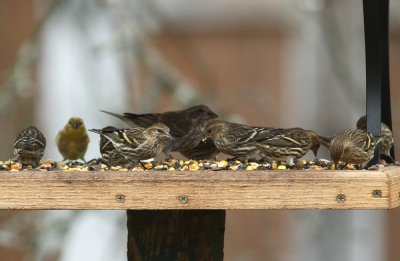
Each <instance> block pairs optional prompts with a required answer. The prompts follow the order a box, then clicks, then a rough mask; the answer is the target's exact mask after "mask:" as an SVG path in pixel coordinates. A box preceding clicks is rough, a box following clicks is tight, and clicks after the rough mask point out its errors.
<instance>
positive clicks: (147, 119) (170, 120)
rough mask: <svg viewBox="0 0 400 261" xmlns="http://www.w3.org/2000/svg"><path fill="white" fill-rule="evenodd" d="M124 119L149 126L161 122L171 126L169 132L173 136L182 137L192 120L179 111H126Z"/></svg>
mask: <svg viewBox="0 0 400 261" xmlns="http://www.w3.org/2000/svg"><path fill="white" fill-rule="evenodd" d="M123 117H124V120H125V121H126V120H128V121H130V122H131V123H133V124H135V125H136V126H140V127H144V128H148V127H150V126H151V125H153V124H154V123H157V122H161V123H164V124H165V125H167V126H168V127H169V130H170V131H169V133H170V134H171V136H173V137H182V136H184V135H186V134H187V133H188V132H189V131H190V127H191V125H192V122H191V120H190V119H187V117H185V115H184V114H182V113H180V112H179V111H177V112H175V111H170V112H164V113H146V114H133V113H124V115H123Z"/></svg>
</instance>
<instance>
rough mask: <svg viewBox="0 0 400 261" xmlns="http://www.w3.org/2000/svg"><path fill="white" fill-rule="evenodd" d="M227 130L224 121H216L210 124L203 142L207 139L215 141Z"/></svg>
mask: <svg viewBox="0 0 400 261" xmlns="http://www.w3.org/2000/svg"><path fill="white" fill-rule="evenodd" d="M225 129H226V127H225V123H224V122H223V121H217V120H214V121H211V122H209V124H208V125H207V127H206V130H205V132H204V135H203V142H205V141H206V140H207V139H212V140H214V139H215V138H217V137H218V136H219V135H221V134H222V133H223V132H224V131H225Z"/></svg>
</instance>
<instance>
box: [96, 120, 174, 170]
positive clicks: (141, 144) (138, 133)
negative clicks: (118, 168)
mask: <svg viewBox="0 0 400 261" xmlns="http://www.w3.org/2000/svg"><path fill="white" fill-rule="evenodd" d="M89 131H92V132H94V133H98V134H100V135H102V136H103V137H105V138H106V139H108V140H109V141H110V142H111V143H112V144H113V146H114V148H115V149H116V150H117V151H118V152H119V153H120V154H122V155H123V156H124V157H125V158H126V159H127V160H129V161H133V160H138V161H139V163H140V164H142V163H141V162H140V160H145V159H150V158H154V157H155V156H157V154H159V153H160V152H161V151H162V150H163V148H164V144H165V142H166V141H167V140H168V139H169V138H170V137H171V135H170V134H169V128H168V127H167V126H166V125H164V124H162V123H155V124H153V125H151V126H150V127H148V128H142V127H136V128H130V129H116V130H97V129H91V130H89Z"/></svg>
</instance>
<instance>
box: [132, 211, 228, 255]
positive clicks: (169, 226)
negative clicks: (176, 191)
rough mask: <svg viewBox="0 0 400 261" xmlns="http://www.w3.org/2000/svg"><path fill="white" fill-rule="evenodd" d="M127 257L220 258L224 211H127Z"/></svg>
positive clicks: (222, 242) (222, 244) (222, 241)
mask: <svg viewBox="0 0 400 261" xmlns="http://www.w3.org/2000/svg"><path fill="white" fill-rule="evenodd" d="M127 214H128V222H127V225H128V247H127V249H128V260H129V261H133V260H134V261H139V260H154V261H156V260H160V261H164V260H181V261H184V260H210V261H222V260H223V256H224V254H223V249H224V232H225V210H128V211H127Z"/></svg>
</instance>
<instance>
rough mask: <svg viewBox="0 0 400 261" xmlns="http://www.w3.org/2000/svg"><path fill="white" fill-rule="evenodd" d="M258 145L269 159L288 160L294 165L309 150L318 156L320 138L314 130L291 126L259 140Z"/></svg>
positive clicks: (287, 161)
mask: <svg viewBox="0 0 400 261" xmlns="http://www.w3.org/2000/svg"><path fill="white" fill-rule="evenodd" d="M257 147H258V148H260V149H261V151H262V152H263V153H264V154H265V155H266V156H267V157H268V158H269V159H271V160H273V161H280V162H282V161H286V163H287V164H288V165H293V164H294V162H293V161H294V160H297V159H299V158H301V157H303V156H304V155H305V154H306V153H307V152H308V151H309V150H311V151H312V152H313V153H314V155H315V157H317V153H318V149H319V147H320V140H319V137H318V135H317V134H316V133H315V132H314V131H311V130H304V129H302V128H290V129H282V130H281V132H278V133H276V134H275V135H273V136H271V137H268V138H266V139H264V140H261V141H259V142H258V143H257Z"/></svg>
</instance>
